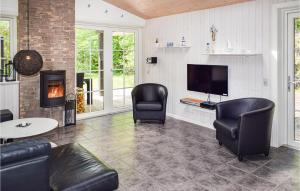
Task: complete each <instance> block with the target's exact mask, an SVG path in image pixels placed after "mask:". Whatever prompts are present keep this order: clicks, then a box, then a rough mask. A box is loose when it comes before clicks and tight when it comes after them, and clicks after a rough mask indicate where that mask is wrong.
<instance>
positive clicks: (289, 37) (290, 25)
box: [285, 10, 300, 149]
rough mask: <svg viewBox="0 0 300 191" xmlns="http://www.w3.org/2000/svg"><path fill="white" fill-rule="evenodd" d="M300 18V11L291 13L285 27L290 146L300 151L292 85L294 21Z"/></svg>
mask: <svg viewBox="0 0 300 191" xmlns="http://www.w3.org/2000/svg"><path fill="white" fill-rule="evenodd" d="M299 16H300V10H298V11H293V12H289V13H287V15H286V21H287V22H286V24H285V27H286V29H287V32H286V35H285V42H286V46H287V47H286V49H285V51H286V62H287V76H288V79H287V83H288V88H287V92H288V93H287V94H288V95H287V119H288V120H287V126H288V133H287V135H288V138H287V139H288V145H289V146H292V147H296V148H299V149H300V141H296V140H295V118H294V114H295V104H296V103H295V89H294V85H292V84H291V83H289V82H291V81H295V79H294V66H295V57H294V55H295V51H294V47H295V44H294V42H295V41H294V37H295V33H294V31H295V29H294V19H295V18H296V17H299Z"/></svg>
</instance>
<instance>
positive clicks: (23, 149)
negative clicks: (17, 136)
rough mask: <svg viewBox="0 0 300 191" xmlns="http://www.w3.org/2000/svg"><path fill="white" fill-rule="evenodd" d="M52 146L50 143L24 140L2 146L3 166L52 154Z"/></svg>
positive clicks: (1, 158)
mask: <svg viewBox="0 0 300 191" xmlns="http://www.w3.org/2000/svg"><path fill="white" fill-rule="evenodd" d="M50 150H51V145H50V143H49V142H48V141H46V140H43V139H39V140H24V141H20V142H15V143H11V144H6V145H3V146H1V154H0V160H1V166H4V165H9V164H12V163H15V162H20V161H24V160H29V159H32V158H37V157H41V156H48V155H49V154H50Z"/></svg>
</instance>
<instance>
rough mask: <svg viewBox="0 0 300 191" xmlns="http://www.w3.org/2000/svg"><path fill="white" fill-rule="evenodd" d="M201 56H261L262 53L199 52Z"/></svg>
mask: <svg viewBox="0 0 300 191" xmlns="http://www.w3.org/2000/svg"><path fill="white" fill-rule="evenodd" d="M201 54H202V55H209V56H214V55H215V56H257V55H262V53H258V52H252V51H214V52H206V51H203V52H201Z"/></svg>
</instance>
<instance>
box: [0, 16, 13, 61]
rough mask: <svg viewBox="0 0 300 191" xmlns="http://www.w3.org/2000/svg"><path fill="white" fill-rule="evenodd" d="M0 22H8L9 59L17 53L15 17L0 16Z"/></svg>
mask: <svg viewBox="0 0 300 191" xmlns="http://www.w3.org/2000/svg"><path fill="white" fill-rule="evenodd" d="M0 20H1V21H8V22H9V27H10V29H9V30H10V37H9V38H10V59H11V60H12V59H13V58H14V55H16V53H17V17H15V16H3V15H0Z"/></svg>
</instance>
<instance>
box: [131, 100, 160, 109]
mask: <svg viewBox="0 0 300 191" xmlns="http://www.w3.org/2000/svg"><path fill="white" fill-rule="evenodd" d="M136 109H137V110H139V111H160V110H162V104H161V103H160V102H156V101H148V102H147V101H140V102H138V103H137V104H136Z"/></svg>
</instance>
